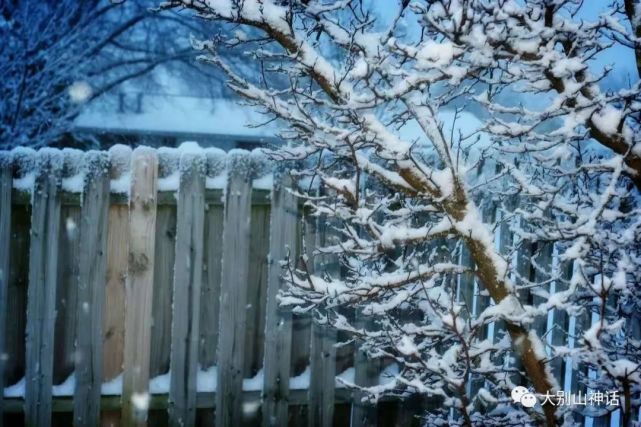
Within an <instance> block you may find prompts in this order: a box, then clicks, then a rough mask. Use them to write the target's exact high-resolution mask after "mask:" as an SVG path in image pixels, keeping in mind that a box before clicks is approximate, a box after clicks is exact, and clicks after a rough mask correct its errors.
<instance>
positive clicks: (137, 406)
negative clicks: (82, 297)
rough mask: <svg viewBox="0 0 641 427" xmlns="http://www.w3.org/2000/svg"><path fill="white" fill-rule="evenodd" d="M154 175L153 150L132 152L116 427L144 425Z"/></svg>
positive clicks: (145, 413)
mask: <svg viewBox="0 0 641 427" xmlns="http://www.w3.org/2000/svg"><path fill="white" fill-rule="evenodd" d="M157 176H158V159H157V156H156V151H155V150H152V149H150V148H148V147H138V148H136V149H135V150H134V152H133V156H132V181H131V191H130V201H129V258H128V268H129V269H128V273H127V282H126V293H127V296H126V313H125V354H124V363H125V370H124V375H123V395H122V400H123V403H122V424H123V426H125V427H129V426H133V425H138V426H144V425H146V423H147V407H146V405H145V403H146V402H147V401H148V399H149V352H150V344H151V305H152V301H153V285H154V277H153V276H154V247H155V230H156V208H157V205H156V202H157V199H156V193H157V181H158V180H157ZM132 400H133V401H132Z"/></svg>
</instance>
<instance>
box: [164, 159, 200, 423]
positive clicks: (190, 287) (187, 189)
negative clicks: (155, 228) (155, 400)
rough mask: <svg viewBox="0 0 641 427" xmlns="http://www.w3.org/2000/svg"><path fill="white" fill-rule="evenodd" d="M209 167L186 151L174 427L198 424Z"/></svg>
mask: <svg viewBox="0 0 641 427" xmlns="http://www.w3.org/2000/svg"><path fill="white" fill-rule="evenodd" d="M204 167H205V158H204V156H192V155H188V154H183V156H182V158H181V160H180V189H179V191H178V209H177V212H178V222H177V227H176V257H175V263H174V287H173V289H174V290H173V316H172V318H173V321H172V327H171V340H172V342H171V386H170V389H169V405H170V406H169V422H170V425H172V426H193V425H195V422H196V373H197V372H196V370H197V368H198V344H199V340H200V334H199V322H200V296H201V294H200V286H201V279H202V270H203V232H204V221H205V218H204V216H205V175H204Z"/></svg>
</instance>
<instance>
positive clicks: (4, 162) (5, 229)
mask: <svg viewBox="0 0 641 427" xmlns="http://www.w3.org/2000/svg"><path fill="white" fill-rule="evenodd" d="M12 186H13V170H12V163H11V156H10V155H9V154H8V153H0V354H4V352H5V350H6V348H5V325H6V320H7V296H8V294H9V274H10V272H9V267H10V266H11V252H10V248H11V188H12ZM4 360H5V358H4V357H0V390H4ZM3 402H4V393H2V395H0V427H2V425H3V421H2V418H3V416H2V414H3V406H4V405H3Z"/></svg>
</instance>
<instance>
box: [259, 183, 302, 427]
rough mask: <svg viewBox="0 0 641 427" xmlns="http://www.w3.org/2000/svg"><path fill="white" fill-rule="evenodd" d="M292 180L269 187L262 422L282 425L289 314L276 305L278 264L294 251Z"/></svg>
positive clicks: (287, 371) (285, 406)
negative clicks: (269, 218) (270, 195)
mask: <svg viewBox="0 0 641 427" xmlns="http://www.w3.org/2000/svg"><path fill="white" fill-rule="evenodd" d="M289 185H291V179H289V178H288V177H283V178H282V180H281V181H280V182H276V183H275V186H274V188H273V190H272V211H271V221H270V227H269V228H270V248H269V275H268V282H267V301H266V309H265V311H266V320H265V367H264V369H265V376H264V383H263V425H264V426H285V425H287V420H288V416H287V415H288V414H287V410H288V405H289V402H288V401H289V377H290V357H291V343H292V341H291V340H292V314H291V310H290V309H286V308H279V307H278V298H277V296H278V292H279V290H280V289H281V288H282V274H283V271H282V268H281V266H280V263H281V262H282V261H283V260H285V259H286V258H288V257H292V256H295V254H296V226H297V222H298V218H297V216H298V212H297V200H296V197H295V196H294V195H293V194H291V193H290V192H289V191H288V187H289Z"/></svg>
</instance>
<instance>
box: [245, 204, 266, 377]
mask: <svg viewBox="0 0 641 427" xmlns="http://www.w3.org/2000/svg"><path fill="white" fill-rule="evenodd" d="M268 254H269V207H267V206H260V205H259V206H252V213H251V231H250V243H249V259H250V260H251V268H250V269H249V280H248V282H247V329H246V332H245V363H244V366H245V368H244V372H245V378H251V377H253V376H254V375H256V373H257V372H258V371H259V370H260V369H261V368H262V367H263V366H262V365H263V355H264V353H263V345H264V341H265V338H264V337H265V316H266V313H265V300H266V293H267V257H268Z"/></svg>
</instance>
